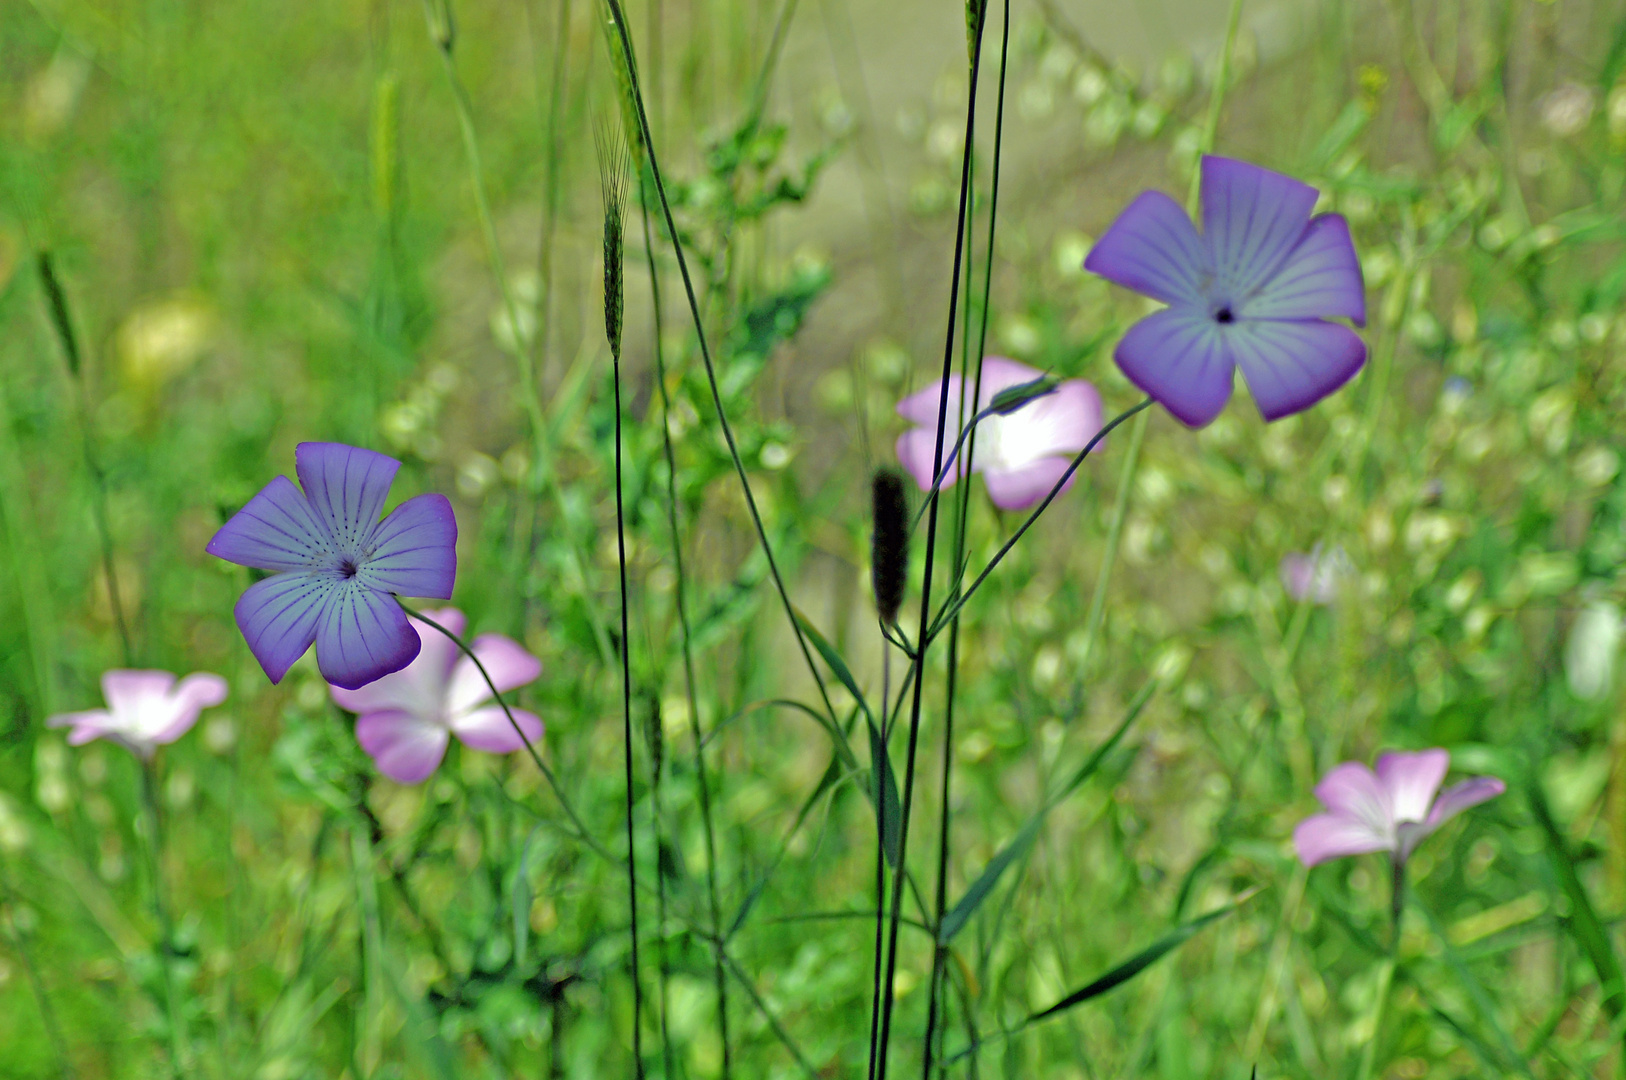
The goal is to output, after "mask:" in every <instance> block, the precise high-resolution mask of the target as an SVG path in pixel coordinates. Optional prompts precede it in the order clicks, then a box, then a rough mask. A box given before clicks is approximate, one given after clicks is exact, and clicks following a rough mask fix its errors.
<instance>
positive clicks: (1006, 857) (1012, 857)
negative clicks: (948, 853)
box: [937, 807, 1048, 945]
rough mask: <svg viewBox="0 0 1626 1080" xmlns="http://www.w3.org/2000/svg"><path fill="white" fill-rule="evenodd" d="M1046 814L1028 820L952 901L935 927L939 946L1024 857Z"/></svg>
mask: <svg viewBox="0 0 1626 1080" xmlns="http://www.w3.org/2000/svg"><path fill="white" fill-rule="evenodd" d="M1047 811H1048V807H1047V808H1046V809H1045V810H1041V811H1039V812H1038V813H1037V814H1035V815H1033V817H1031V818H1029V819H1028V823H1027V824H1026V825H1024V826H1022V831H1021V832H1019V833H1017V834H1016V836H1015V837H1014V838H1012V840H1011V842H1010V843H1008V844H1006V845H1005V846H1004V847H1003V848H1001V849H1000V850H999V853H998V854H997V855H995V856H994V857H993V858H992V859H989V860H988V865H987V866H985V867H983V870H982V873H981V874H980V875H978V877H977V880H976V881H974V882H972V883H971V887H970V888H969V889H967V890H966V891H965V895H964V896H962V897H960V899H959V900H957V901H955V904H954V906H953V907H952V908H950V909H949V911H948V914H947V915H944V916H943V923H942V925H941V926H939V927H938V928H937V943H938V944H939V945H947V944H948V943H949V942H950V941H952V940H953V939H954V935H955V934H958V933H959V932H960V931H961V930H963V929H964V928H965V924H966V923H967V922H970V921H971V916H973V915H975V914H976V913H977V909H978V908H979V907H981V906H982V902H983V901H984V900H986V899H988V894H989V893H991V892H993V891H994V886H995V885H998V884H999V879H1000V878H1001V877H1002V876H1003V875H1004V873H1005V871H1006V870H1008V869H1010V866H1011V864H1012V863H1014V862H1016V860H1018V859H1020V858H1021V857H1022V856H1024V855H1026V854H1027V852H1028V849H1029V848H1031V847H1032V846H1033V841H1034V840H1035V839H1036V838H1037V837H1038V835H1039V826H1041V825H1043V824H1044V819H1045V815H1046V812H1047Z"/></svg>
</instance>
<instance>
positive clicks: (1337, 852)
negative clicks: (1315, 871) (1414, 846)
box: [1293, 814, 1394, 866]
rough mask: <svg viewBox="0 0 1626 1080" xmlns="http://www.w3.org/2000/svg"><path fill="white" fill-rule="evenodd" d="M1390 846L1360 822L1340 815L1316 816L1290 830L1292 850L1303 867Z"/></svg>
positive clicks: (1388, 841)
mask: <svg viewBox="0 0 1626 1080" xmlns="http://www.w3.org/2000/svg"><path fill="white" fill-rule="evenodd" d="M1393 846H1394V845H1393V843H1392V842H1391V841H1390V840H1388V839H1387V838H1386V837H1384V836H1382V835H1381V834H1379V833H1377V832H1375V831H1374V830H1372V829H1371V828H1369V827H1368V826H1367V825H1366V824H1365V823H1364V822H1362V821H1358V820H1356V819H1354V818H1348V817H1344V816H1342V815H1340V814H1317V815H1316V816H1315V817H1312V818H1306V819H1305V820H1304V821H1301V822H1299V827H1298V828H1296V829H1294V830H1293V848H1294V850H1296V851H1297V852H1298V856H1299V861H1300V862H1302V863H1303V864H1304V865H1305V866H1314V865H1316V864H1317V863H1321V862H1326V861H1327V860H1328V859H1338V858H1342V857H1344V856H1346V855H1365V854H1367V853H1368V852H1373V851H1387V850H1389V849H1390V848H1391V847H1393Z"/></svg>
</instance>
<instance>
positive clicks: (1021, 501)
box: [898, 356, 1101, 510]
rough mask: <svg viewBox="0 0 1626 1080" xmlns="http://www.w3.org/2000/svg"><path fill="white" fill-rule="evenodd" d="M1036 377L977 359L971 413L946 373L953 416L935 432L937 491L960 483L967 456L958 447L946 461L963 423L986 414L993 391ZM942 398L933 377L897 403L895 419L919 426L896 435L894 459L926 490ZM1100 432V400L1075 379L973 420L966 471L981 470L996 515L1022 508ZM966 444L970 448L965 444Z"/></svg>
mask: <svg viewBox="0 0 1626 1080" xmlns="http://www.w3.org/2000/svg"><path fill="white" fill-rule="evenodd" d="M1043 375H1044V373H1043V372H1042V371H1035V370H1034V369H1033V368H1030V367H1028V366H1026V365H1025V364H1018V363H1017V362H1016V361H1015V360H1007V359H1005V358H1004V357H1002V356H989V357H986V358H984V360H983V362H982V393H981V395H980V396H979V398H978V401H977V408H976V409H975V410H973V409H971V408H969V407H967V404H966V403H965V402H963V401H962V400H961V398H962V394H961V389H960V377H959V376H958V375H950V376H949V380H948V384H949V392H948V407H949V414H950V416H951V417H958V423H957V424H953V423H951V424H949V425H948V426H947V427H946V428H945V429H944V432H943V461H944V462H945V463H946V465H947V475H946V477H945V478H944V480H943V486H944V487H945V488H947V487H951V486H953V484H954V482H955V481H956V480H958V479H959V478H960V469H961V465H962V462H963V460H964V459H965V457H966V456H967V454H968V453H969V452H970V451H969V449H962V450H961V451H960V453H959V454H957V455H955V457H954V459H953V461H952V463H950V462H949V455H950V453H951V452H952V451H953V449H954V441H955V439H956V437H957V436H958V435H959V432H960V428H961V427H963V426H964V425H965V424H967V423H970V421H971V418H972V417H973V416H974V415H975V414H976V413H977V412H979V411H981V410H984V409H987V408H988V407H989V405H991V404H992V403H993V400H994V397H995V395H997V394H998V393H999V392H1000V391H1001V390H1008V389H1010V388H1011V387H1013V386H1020V385H1022V384H1023V383H1029V382H1033V381H1034V380H1036V379H1039V378H1041V377H1043ZM942 394H943V382H942V380H941V379H940V380H938V381H937V382H934V383H932V384H931V385H930V386H928V387H926V389H924V390H921V391H919V392H918V393H914V394H911V395H910V396H908V397H906V398H904V399H903V401H901V402H899V403H898V415H900V416H902V417H903V418H904V419H905V420H909V421H911V422H913V423H915V424H918V425H920V426H919V427H915V428H911V429H909V430H908V431H906V432H904V433H903V434H902V435H900V436H898V460H899V461H901V462H903V467H904V468H906V469H908V470H909V473H910V475H911V476H913V477H914V478H915V483H916V484H919V485H920V490H922V491H930V490H931V489H932V481H933V480H934V479H936V478H935V477H934V476H933V475H932V461H933V458H934V456H935V451H936V447H937V415H938V403H939V402H940V400H941V399H942ZM1100 430H1101V395H1100V394H1099V393H1097V392H1096V389H1095V387H1093V386H1091V385H1090V384H1089V383H1087V382H1085V381H1083V380H1082V379H1069V380H1067V381H1066V382H1063V383H1061V384H1059V385H1058V386H1056V388H1055V390H1054V391H1052V392H1051V393H1048V394H1045V395H1044V396H1043V397H1038V398H1035V399H1034V400H1032V401H1029V402H1028V403H1027V404H1025V405H1022V406H1021V407H1020V408H1017V409H1015V410H1014V411H1012V412H1010V413H1009V414H1006V415H1000V414H997V413H996V414H993V415H989V416H986V417H984V418H983V419H982V420H980V421H978V423H977V431H976V436H975V438H976V451H975V457H974V458H973V459H972V462H971V471H972V472H980V473H982V476H983V480H984V482H985V483H987V485H988V495H989V496H990V497H991V498H992V499H993V500H994V505H995V506H998V507H999V508H1000V509H1001V510H1022V509H1025V508H1027V507H1029V506H1032V505H1033V504H1034V503H1036V502H1038V501H1039V500H1040V499H1042V498H1044V497H1045V496H1046V495H1047V494H1049V493H1050V489H1051V488H1053V487H1055V486H1056V481H1058V480H1060V479H1061V477H1062V474H1063V473H1065V472H1066V471H1067V467H1068V466H1069V465H1071V464H1072V460H1073V457H1074V455H1076V454H1077V453H1078V452H1079V451H1080V450H1082V449H1084V447H1085V445H1086V444H1088V443H1089V441H1090V440H1091V439H1092V438H1094V437H1095V433H1096V432H1098V431H1100ZM966 447H967V448H969V447H970V442H969V441H968V442H967V443H966ZM1076 475H1077V474H1076V473H1075V474H1074V476H1073V477H1068V480H1067V484H1066V485H1065V486H1064V487H1063V489H1062V490H1064V491H1065V490H1066V489H1067V488H1068V487H1071V486H1072V484H1073V479H1074V478H1075V477H1076Z"/></svg>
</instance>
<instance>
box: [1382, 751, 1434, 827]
mask: <svg viewBox="0 0 1626 1080" xmlns="http://www.w3.org/2000/svg"><path fill="white" fill-rule="evenodd" d="M1449 768H1451V755H1450V753H1449V752H1447V751H1445V750H1439V749H1435V750H1421V751H1419V752H1417V753H1415V754H1382V755H1380V756H1379V757H1378V782H1379V783H1380V784H1382V785H1383V790H1384V791H1385V792H1386V793H1387V796H1388V800H1389V810H1390V812H1391V813H1392V814H1394V820H1395V822H1396V823H1397V824H1398V823H1400V822H1404V821H1424V820H1426V819H1427V818H1428V805H1429V803H1431V802H1433V801H1434V793H1435V792H1436V791H1439V790H1440V781H1442V780H1444V779H1445V773H1446V770H1447V769H1449Z"/></svg>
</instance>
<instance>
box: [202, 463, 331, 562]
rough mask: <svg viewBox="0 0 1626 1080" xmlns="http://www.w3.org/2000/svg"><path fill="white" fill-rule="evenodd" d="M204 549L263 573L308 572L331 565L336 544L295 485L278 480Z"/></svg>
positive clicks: (225, 525)
mask: <svg viewBox="0 0 1626 1080" xmlns="http://www.w3.org/2000/svg"><path fill="white" fill-rule="evenodd" d="M203 550H204V551H207V552H208V553H209V554H211V555H213V556H215V557H216V558H220V559H225V560H226V561H227V562H233V563H236V564H237V565H239V566H253V567H256V568H258V569H260V570H309V569H312V568H313V567H316V566H325V565H327V561H328V560H329V559H331V558H332V557H333V540H332V534H331V532H330V531H329V529H328V527H327V525H326V524H325V523H324V522H323V521H322V520H321V519H320V518H318V517H317V516H316V514H315V513H314V512H313V511H312V510H311V505H310V503H309V502H307V501H306V499H305V496H303V495H301V494H300V493H299V489H298V488H297V487H295V486H294V482H293V481H292V480H290V479H288V478H287V477H286V476H279V477H277V478H276V479H274V480H272V481H271V482H270V483H269V484H267V485H265V487H263V488H262V489H260V493H259V494H258V495H255V496H254V497H253V498H252V499H250V500H249V501H248V502H247V503H246V504H245V505H244V506H243V508H242V509H241V510H239V511H237V513H235V514H233V515H232V518H231V520H230V521H228V522H226V524H224V525H222V526H221V527H220V531H219V532H217V533H215V534H214V536H213V537H212V538H211V539H210V540H209V542H208V543H207V544H205V545H204V547H203Z"/></svg>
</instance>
